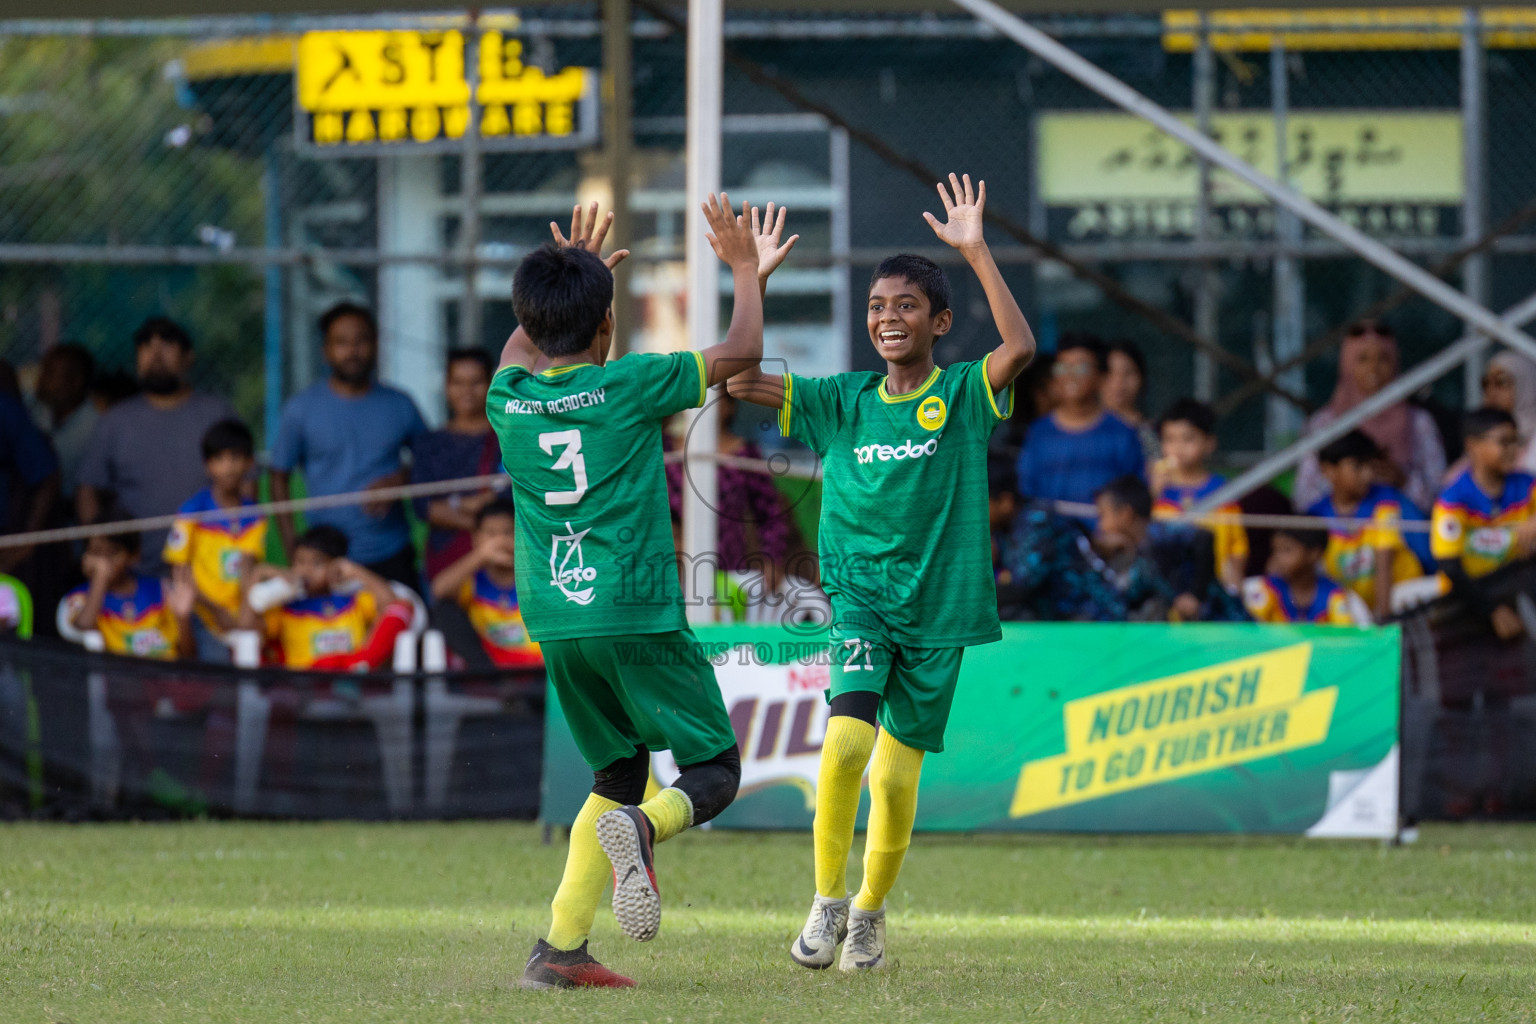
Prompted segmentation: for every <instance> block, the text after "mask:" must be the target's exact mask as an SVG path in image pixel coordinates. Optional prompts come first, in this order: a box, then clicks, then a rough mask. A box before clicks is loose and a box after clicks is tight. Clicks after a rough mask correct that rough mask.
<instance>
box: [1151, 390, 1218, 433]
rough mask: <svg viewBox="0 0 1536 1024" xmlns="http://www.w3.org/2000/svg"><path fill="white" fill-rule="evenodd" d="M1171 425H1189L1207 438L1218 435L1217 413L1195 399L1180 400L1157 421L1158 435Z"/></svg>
mask: <svg viewBox="0 0 1536 1024" xmlns="http://www.w3.org/2000/svg"><path fill="white" fill-rule="evenodd" d="M1170 423H1188V424H1189V425H1190V426H1192V427H1194V428H1195V429H1196V430H1198V431H1200V433H1202V434H1204V435H1205V436H1206V437H1210V436H1211V435H1213V434H1215V433H1216V411H1215V410H1214V409H1212V408H1211V407H1210V406H1208V405H1206V404H1205V403H1204V402H1202V401H1200V400H1199V399H1195V398H1187V397H1186V398H1180V399H1179V400H1177V401H1176V402H1174V403H1173V404H1172V405H1170V406H1169V407H1168V411H1167V412H1165V413H1163V418H1162V419H1160V420H1158V421H1157V430H1158V433H1162V430H1163V428H1164V427H1166V426H1167V425H1168V424H1170Z"/></svg>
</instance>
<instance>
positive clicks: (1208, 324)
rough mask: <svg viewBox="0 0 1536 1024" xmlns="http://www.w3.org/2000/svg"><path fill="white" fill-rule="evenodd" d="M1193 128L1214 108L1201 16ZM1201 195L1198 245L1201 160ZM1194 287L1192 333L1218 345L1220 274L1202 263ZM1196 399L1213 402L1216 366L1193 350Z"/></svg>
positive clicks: (1212, 65) (1211, 54) (1203, 226)
mask: <svg viewBox="0 0 1536 1024" xmlns="http://www.w3.org/2000/svg"><path fill="white" fill-rule="evenodd" d="M1193 77H1194V97H1193V99H1194V108H1195V128H1196V129H1197V130H1198V131H1199V132H1200V134H1201V135H1204V136H1207V137H1209V136H1210V134H1211V110H1212V108H1213V107H1214V106H1215V105H1216V54H1215V51H1213V50H1212V49H1211V33H1210V24H1209V18H1208V16H1207V15H1206V13H1205V12H1204V11H1201V12H1200V42H1199V45H1198V47H1197V48H1196V49H1195V56H1194V66H1193ZM1199 167H1200V192H1199V195H1198V197H1197V198H1196V205H1195V238H1196V240H1197V241H1199V242H1202V243H1203V242H1206V241H1209V240H1210V237H1211V235H1212V230H1211V228H1212V223H1211V220H1212V216H1213V213H1214V211H1213V210H1212V208H1211V162H1210V161H1209V160H1206V159H1205V158H1203V157H1202V158H1200V163H1199ZM1196 273H1197V275H1198V276H1197V278H1196V285H1195V322H1194V328H1195V333H1196V334H1198V335H1200V336H1201V337H1202V338H1209V339H1211V341H1213V342H1216V343H1218V344H1219V343H1220V341H1221V339H1220V338H1219V337H1218V336H1217V335H1218V333H1219V332H1220V330H1221V326H1220V323H1219V320H1220V313H1221V307H1220V299H1219V297H1218V295H1219V289H1220V288H1221V274H1220V271H1218V270H1217V268H1216V264H1215V263H1212V262H1211V261H1209V260H1205V261H1203V262H1201V264H1200V267H1199V269H1198V270H1197V271H1196ZM1195 397H1196V398H1198V399H1200V401H1202V402H1210V401H1213V400H1215V398H1216V364H1215V363H1214V362H1213V361H1212V360H1211V357H1210V355H1209V354H1207V353H1205V352H1202V351H1200V350H1199V349H1196V350H1195Z"/></svg>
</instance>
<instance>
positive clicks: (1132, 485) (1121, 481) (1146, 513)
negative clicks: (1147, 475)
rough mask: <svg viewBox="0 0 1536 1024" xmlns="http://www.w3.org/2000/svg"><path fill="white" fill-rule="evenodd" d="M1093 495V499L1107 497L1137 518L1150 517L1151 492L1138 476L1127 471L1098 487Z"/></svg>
mask: <svg viewBox="0 0 1536 1024" xmlns="http://www.w3.org/2000/svg"><path fill="white" fill-rule="evenodd" d="M1093 497H1094V499H1095V500H1097V499H1099V498H1108V499H1109V500H1110V501H1112V502H1114V503H1115V504H1116V505H1119V506H1120V507H1121V508H1128V509H1130V510H1131V512H1132V513H1133V514H1134V515H1135V516H1136V518H1137V519H1151V518H1152V492H1151V491H1149V490H1147V484H1146V481H1144V480H1142V479H1141V477H1139V476H1135V475H1133V474H1130V473H1127V474H1126V475H1125V476H1122V477H1117V478H1115V479H1114V480H1111V481H1110V482H1109V483H1107V484H1105V485H1104V486H1103V487H1100V488H1099V489H1098V490H1097V491H1096V492H1094V495H1093Z"/></svg>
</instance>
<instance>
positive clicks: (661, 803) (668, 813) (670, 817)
mask: <svg viewBox="0 0 1536 1024" xmlns="http://www.w3.org/2000/svg"><path fill="white" fill-rule="evenodd" d="M640 813H641V814H644V815H645V816H646V817H647V818H649V819H651V827H652V828H654V829H655V830H656V835H655V836H654V837H653V838H652V842H656V843H664V842H666V841H667V840H668V839H671V838H672V837H673V836H675V835H677V834H678V833H679V832H681V831H683V830H684V829H686V828H687V827H688V826H689V825H692V824H693V801H692V800H689V799H688V794H687V793H684V792H683V791H682V790H680V789H674V788H672V787H670V786H669V787H667V788H666V789H664V790H662V791H661V792H660V793H657V794H656V796H655V797H654V798H653V799H650V800H647V801H646V802H645V803H643V804H641V805H640Z"/></svg>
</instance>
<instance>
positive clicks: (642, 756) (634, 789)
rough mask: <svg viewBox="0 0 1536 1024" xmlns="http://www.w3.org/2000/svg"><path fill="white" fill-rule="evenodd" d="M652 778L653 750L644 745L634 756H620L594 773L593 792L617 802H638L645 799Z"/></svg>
mask: <svg viewBox="0 0 1536 1024" xmlns="http://www.w3.org/2000/svg"><path fill="white" fill-rule="evenodd" d="M650 778H651V752H650V751H649V750H647V749H645V748H644V747H641V748H640V749H639V750H637V751H636V752H635V753H634V755H633V756H631V757H624V758H620V759H619V760H617V761H614V762H613V763H611V764H609V765H607V766H606V767H604V768H602V769H600V770H598V771H595V772H593V773H592V792H593V793H595V794H596V795H598V796H600V797H602V798H603V799H605V800H612V801H613V802H614V803H616V804H638V803H639V802H640V801H641V800H644V799H645V784H646V783H647V782H649V781H650Z"/></svg>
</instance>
